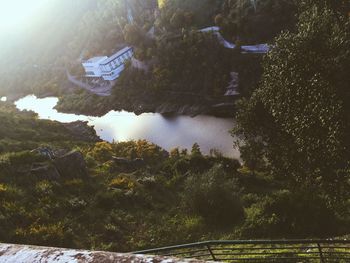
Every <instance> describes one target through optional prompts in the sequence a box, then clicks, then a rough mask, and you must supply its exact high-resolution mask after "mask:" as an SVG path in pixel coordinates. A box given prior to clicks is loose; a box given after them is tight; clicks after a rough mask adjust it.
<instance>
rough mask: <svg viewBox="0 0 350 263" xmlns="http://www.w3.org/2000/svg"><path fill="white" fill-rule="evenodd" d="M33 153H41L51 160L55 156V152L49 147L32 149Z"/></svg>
mask: <svg viewBox="0 0 350 263" xmlns="http://www.w3.org/2000/svg"><path fill="white" fill-rule="evenodd" d="M31 153H37V154H40V155H42V156H44V157H47V158H48V159H50V160H52V159H54V158H55V154H54V152H53V151H52V150H51V149H50V148H48V147H39V148H37V149H34V150H32V151H31Z"/></svg>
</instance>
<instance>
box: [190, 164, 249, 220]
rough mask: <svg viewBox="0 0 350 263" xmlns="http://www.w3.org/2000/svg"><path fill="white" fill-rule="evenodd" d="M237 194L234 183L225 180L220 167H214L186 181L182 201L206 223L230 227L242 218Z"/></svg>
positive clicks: (241, 209) (229, 179)
mask: <svg viewBox="0 0 350 263" xmlns="http://www.w3.org/2000/svg"><path fill="white" fill-rule="evenodd" d="M239 192H240V191H239V188H238V186H237V185H236V182H235V181H234V180H233V179H232V178H227V175H226V173H225V172H224V170H223V169H222V167H221V166H214V167H213V168H212V169H210V170H209V171H208V172H206V173H204V174H202V175H198V174H197V175H192V176H190V177H189V178H188V179H187V181H186V190H185V200H184V201H185V202H186V203H187V205H188V206H189V208H190V209H191V210H192V211H193V212H194V213H196V214H198V215H201V216H203V218H204V219H205V220H206V221H208V222H210V223H220V224H222V225H232V224H234V223H237V222H239V221H240V220H241V219H242V218H243V216H244V211H243V206H242V204H241V201H240V198H239Z"/></svg>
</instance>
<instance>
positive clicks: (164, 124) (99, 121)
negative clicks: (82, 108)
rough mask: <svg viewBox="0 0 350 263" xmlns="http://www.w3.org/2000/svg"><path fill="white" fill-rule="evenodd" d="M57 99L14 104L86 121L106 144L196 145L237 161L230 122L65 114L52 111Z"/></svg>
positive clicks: (51, 116)
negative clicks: (143, 140) (134, 142)
mask: <svg viewBox="0 0 350 263" xmlns="http://www.w3.org/2000/svg"><path fill="white" fill-rule="evenodd" d="M57 102H58V99H57V98H53V97H49V98H44V99H38V98H36V97H35V96H27V97H25V98H22V99H20V100H18V101H16V102H15V104H16V106H17V108H18V109H20V110H32V111H34V112H36V113H37V114H38V115H39V117H40V118H41V119H50V120H55V121H59V122H72V121H78V120H80V121H87V122H88V123H89V125H93V126H94V127H95V130H96V133H97V134H98V135H99V136H100V137H101V138H102V139H104V140H106V141H110V142H111V141H113V140H114V141H128V140H138V139H146V140H148V141H150V142H153V143H155V144H158V145H159V146H161V147H163V148H164V149H166V150H170V149H172V148H174V147H180V148H187V149H191V147H192V145H193V143H195V142H197V143H198V144H199V145H200V147H201V149H202V151H203V152H204V153H209V151H210V149H214V148H215V149H218V150H220V151H221V152H222V153H223V154H225V155H226V156H230V157H236V158H238V156H239V154H238V152H237V151H236V150H234V149H233V147H232V144H233V140H232V137H231V136H230V134H229V130H230V129H232V128H233V125H234V122H233V119H229V118H228V119H227V118H215V117H210V116H197V117H194V118H191V117H188V116H178V117H173V118H165V117H163V116H162V115H161V114H158V113H144V114H142V115H139V116H137V115H135V114H134V113H130V112H125V111H121V112H116V111H110V112H109V113H107V114H106V115H104V116H102V117H90V116H85V115H76V114H66V113H60V112H57V110H55V109H53V108H54V107H55V105H56V104H57Z"/></svg>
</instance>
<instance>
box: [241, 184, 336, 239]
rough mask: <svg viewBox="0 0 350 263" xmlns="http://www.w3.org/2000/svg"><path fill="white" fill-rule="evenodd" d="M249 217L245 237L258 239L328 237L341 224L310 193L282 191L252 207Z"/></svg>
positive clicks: (322, 202) (323, 202)
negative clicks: (251, 236) (252, 236)
mask: <svg viewBox="0 0 350 263" xmlns="http://www.w3.org/2000/svg"><path fill="white" fill-rule="evenodd" d="M246 213H247V219H246V221H245V222H244V226H243V228H242V230H243V234H244V235H248V236H250V235H254V236H255V237H264V238H266V237H268V238H281V237H284V236H285V235H286V234H288V236H289V237H291V238H301V237H309V236H318V237H328V236H329V235H332V234H333V235H334V234H335V232H334V231H335V229H336V225H337V224H339V222H338V219H337V217H336V215H335V213H334V211H332V210H331V209H330V208H328V207H327V204H326V200H325V199H324V198H321V197H319V196H317V195H315V194H314V193H309V192H296V191H294V192H291V191H288V190H284V191H279V192H276V193H274V194H272V195H271V196H266V197H264V198H263V199H262V200H261V201H260V202H258V203H255V204H253V205H251V206H250V207H249V208H247V209H246Z"/></svg>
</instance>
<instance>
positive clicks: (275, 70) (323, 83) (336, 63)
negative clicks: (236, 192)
mask: <svg viewBox="0 0 350 263" xmlns="http://www.w3.org/2000/svg"><path fill="white" fill-rule="evenodd" d="M349 28H350V27H349V20H348V18H347V17H344V16H339V14H338V13H335V12H334V11H332V10H330V9H328V8H322V7H318V6H316V5H312V6H311V7H309V8H308V9H307V10H305V11H304V12H303V13H302V14H301V16H300V21H299V23H298V31H297V32H296V33H290V32H286V33H283V34H282V35H281V36H280V37H279V38H278V39H277V41H276V44H275V46H274V48H273V49H272V51H271V52H270V53H269V54H268V55H267V56H266V58H265V61H264V74H263V78H262V82H261V87H260V88H259V89H258V90H257V91H256V92H254V94H253V96H252V98H251V99H250V100H248V101H242V102H241V103H240V104H239V111H238V114H237V121H238V126H237V127H236V129H235V134H236V135H237V136H239V137H240V138H241V139H243V140H244V141H245V143H244V144H243V145H242V149H243V152H244V153H245V158H246V160H247V161H249V159H253V160H258V159H259V157H258V156H256V155H257V154H259V155H260V162H261V161H262V160H265V161H267V162H266V164H268V169H269V171H270V172H271V173H272V174H274V175H275V176H276V178H277V177H279V178H282V177H285V178H287V179H288V180H289V181H290V182H293V183H294V184H297V185H300V186H301V187H309V188H311V189H315V188H316V189H317V190H316V191H318V190H320V189H323V191H326V192H327V193H328V194H329V196H330V199H333V198H336V197H337V196H347V195H348V193H349V192H348V189H349V188H348V187H349V185H348V178H349V176H350V174H349V173H348V171H349V158H348V156H350V152H349V151H350V141H349V137H348V136H346V134H349V127H350V126H349V123H350V120H349V118H348V116H350V115H349V113H350V109H349V103H348V101H349V92H348V83H349V81H350V80H349V74H348V68H349V63H350V56H349V53H348V50H349V48H350V32H349ZM249 162H251V161H249Z"/></svg>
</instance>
